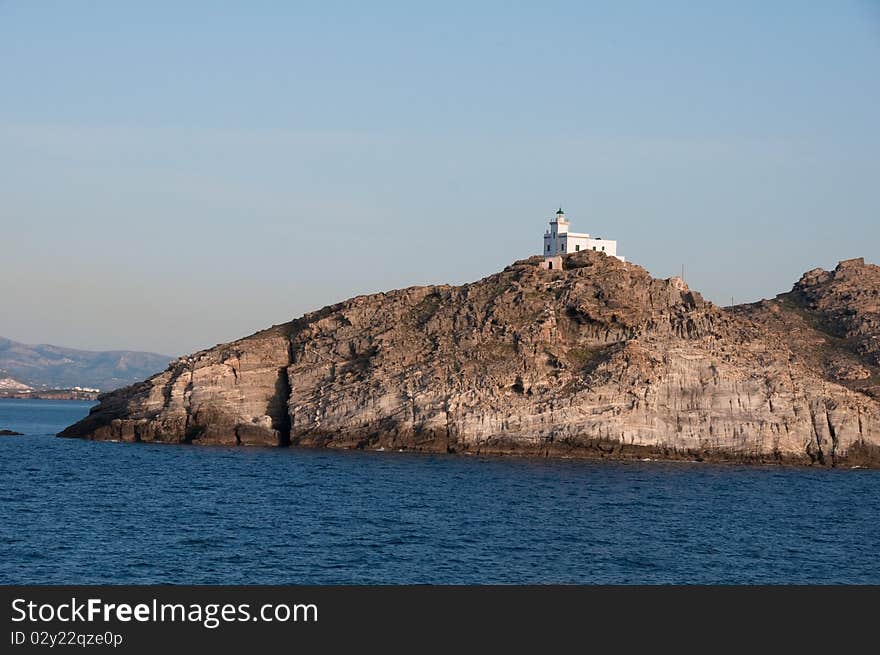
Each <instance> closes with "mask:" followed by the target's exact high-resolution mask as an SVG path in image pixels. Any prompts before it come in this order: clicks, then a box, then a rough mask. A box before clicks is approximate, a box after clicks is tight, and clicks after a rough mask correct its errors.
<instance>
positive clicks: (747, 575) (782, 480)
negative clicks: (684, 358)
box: [0, 400, 880, 584]
mask: <svg viewBox="0 0 880 655" xmlns="http://www.w3.org/2000/svg"><path fill="white" fill-rule="evenodd" d="M88 408H89V403H82V402H53V401H39V400H26V401H25V400H23V401H18V400H0V428H9V429H13V430H17V431H19V432H25V433H26V434H27V436H24V437H0V583H180V584H192V583H229V584H239V583H267V584H285V583H875V584H876V583H880V555H878V553H880V550H878V547H880V471H868V470H811V469H798V468H770V467H767V468H747V467H740V466H712V465H702V464H680V463H677V464H662V463H655V462H645V463H642V462H637V463H607V462H583V461H548V460H528V459H512V458H511V459H505V458H468V457H461V456H459V457H456V456H433V455H411V454H398V453H370V452H330V451H312V450H298V449H277V450H275V449H243V448H238V449H234V448H210V447H207V448H206V447H185V446H154V445H143V444H118V443H97V442H96V443H93V442H88V441H79V440H66V439H58V438H56V437H54V436H52V435H53V434H54V433H55V432H57V431H58V430H59V429H61V428H62V427H64V426H66V425H68V424H70V423H72V422H73V421H75V420H76V419H78V418H79V417H81V416H83V415H84V414H86V413H87V411H88Z"/></svg>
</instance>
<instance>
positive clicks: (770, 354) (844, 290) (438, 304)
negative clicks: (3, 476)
mask: <svg viewBox="0 0 880 655" xmlns="http://www.w3.org/2000/svg"><path fill="white" fill-rule="evenodd" d="M540 262H541V258H540V257H533V258H531V259H527V260H523V261H519V262H517V263H515V264H513V265H511V266H509V267H508V268H506V269H505V270H504V271H502V272H501V273H498V274H496V275H492V276H490V277H487V278H485V279H483V280H480V281H478V282H475V283H472V284H466V285H463V286H458V287H452V286H433V287H413V288H409V289H403V290H398V291H392V292H389V293H382V294H376V295H371V296H361V297H358V298H354V299H351V300H348V301H346V302H343V303H340V304H338V305H334V306H331V307H326V308H324V309H322V310H320V311H317V312H314V313H311V314H307V315H305V316H303V317H302V318H300V319H297V320H295V321H292V322H290V323H286V324H283V325H278V326H274V327H272V328H270V329H268V330H265V331H263V332H259V333H257V334H254V335H252V336H250V337H247V338H245V339H241V340H240V341H236V342H233V343H229V344H224V345H221V346H217V347H215V348H212V349H210V350H205V351H202V352H199V353H196V354H194V355H191V356H189V357H185V358H182V359H179V360H177V361H176V362H173V363H172V365H171V366H170V367H169V368H168V370H166V371H165V372H163V373H161V374H159V375H156V376H154V377H152V378H150V379H149V380H147V381H145V382H142V383H140V384H137V385H134V386H131V387H128V388H126V389H122V390H119V391H116V392H113V393H110V394H106V395H104V396H102V398H101V402H100V404H99V405H98V406H97V407H95V408H94V409H93V411H92V413H91V414H90V415H89V416H88V417H87V418H85V419H84V420H83V421H81V422H79V423H77V424H75V425H73V426H71V427H69V428H67V429H66V430H65V431H64V432H62V433H61V435H62V436H67V437H85V438H91V439H115V440H124V441H162V442H174V443H201V444H229V445H232V444H243V445H247V444H265V445H301V446H327V447H342V448H370V449H382V448H384V449H389V450H390V449H403V450H422V451H432V452H466V453H523V454H538V455H562V456H601V457H666V458H694V459H731V460H737V461H756V462H759V461H780V462H803V463H816V464H825V465H835V464H842V463H846V464H876V463H878V462H880V456H878V453H880V403H878V400H877V398H878V396H877V393H876V392H877V390H878V387H877V381H878V379H880V378H878V373H880V368H878V364H880V362H878V360H877V354H878V348H877V339H878V334H880V328H878V322H877V302H878V297H880V296H878V292H880V268H878V267H876V266H869V265H865V264H864V263H862V262H859V261H850V262H844V263H842V264H841V265H840V266H839V267H838V268H837V269H836V270H835V271H833V272H825V271H821V272H820V271H811V272H810V273H808V274H806V275H805V276H804V278H803V279H802V280H801V281H800V282H798V284H797V285H795V288H794V290H793V291H792V292H791V293H789V294H783V295H781V296H779V297H777V299H775V300H772V301H762V302H761V303H756V304H754V305H747V306H740V307H734V308H729V309H721V308H719V307H717V306H715V305H713V304H712V303H709V302H707V301H705V300H703V299H702V298H701V297H700V295H699V294H698V293H696V292H694V291H691V290H690V289H689V288H688V287H687V285H685V284H684V282H683V281H681V280H680V279H679V278H671V279H668V280H659V279H654V278H652V277H651V276H650V275H649V274H648V273H647V272H646V271H645V270H644V269H642V268H641V267H639V266H636V265H634V264H630V263H623V262H620V261H618V260H616V259H614V258H611V257H606V256H605V255H604V254H602V253H595V252H580V253H575V254H571V255H567V256H566V257H565V258H564V266H563V270H544V269H542V268H540Z"/></svg>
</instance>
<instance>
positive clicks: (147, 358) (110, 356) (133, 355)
mask: <svg viewBox="0 0 880 655" xmlns="http://www.w3.org/2000/svg"><path fill="white" fill-rule="evenodd" d="M172 359H174V358H173V357H168V356H167V355H158V354H156V353H145V352H135V351H131V350H107V351H91V350H75V349H73V348H62V347H60V346H50V345H47V344H40V345H36V346H31V345H27V344H24V343H18V342H17V341H12V340H10V339H4V338H2V337H0V379H2V380H4V382H5V384H6V386H11V385H12V383H13V382H18V383H20V384H22V385H27V386H30V387H34V388H35V389H70V388H72V387H94V388H97V389H100V390H101V391H110V390H112V389H118V388H120V387H124V386H127V385H129V384H132V383H133V382H137V381H139V380H143V379H144V378H147V377H150V376H151V375H153V374H154V373H158V372H159V371H161V370H163V369H164V368H165V367H166V366H168V363H169V362H170V361H171V360H172Z"/></svg>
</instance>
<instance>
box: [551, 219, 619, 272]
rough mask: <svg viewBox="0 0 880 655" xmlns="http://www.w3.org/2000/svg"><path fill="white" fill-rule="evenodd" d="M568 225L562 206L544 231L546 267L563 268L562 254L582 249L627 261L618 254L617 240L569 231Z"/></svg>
mask: <svg viewBox="0 0 880 655" xmlns="http://www.w3.org/2000/svg"><path fill="white" fill-rule="evenodd" d="M568 226H569V223H568V220H566V218H565V212H564V211H562V207H560V208H559V211H557V212H556V216H555V217H554V218H552V219H550V229H549V230H547V231H546V232H545V233H544V251H543V252H544V268H549V269H551V270H553V269H562V255H567V254H568V253H570V252H580V251H581V250H595V251H596V252H603V253H605V254H606V255H608V256H609V257H616V258H617V259H619V260H620V261H626V260H625V259H624V258H623V257H621V256H620V255H618V254H617V241H612V240H611V239H603V238H602V237H591V236H590V235H589V234H587V233H586V232H569V230H568Z"/></svg>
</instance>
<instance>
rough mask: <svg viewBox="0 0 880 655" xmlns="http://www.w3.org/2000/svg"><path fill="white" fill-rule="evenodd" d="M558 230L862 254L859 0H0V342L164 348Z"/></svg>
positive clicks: (879, 18)
mask: <svg viewBox="0 0 880 655" xmlns="http://www.w3.org/2000/svg"><path fill="white" fill-rule="evenodd" d="M560 203H562V204H563V206H564V208H565V210H566V213H567V214H568V218H569V219H570V220H571V221H572V229H574V230H577V231H586V232H590V233H592V234H594V235H598V236H602V237H605V238H615V239H617V240H618V244H619V246H618V248H619V250H618V251H619V252H620V253H621V254H623V255H625V256H626V257H627V259H628V260H630V261H634V262H636V263H638V264H641V265H642V266H644V267H646V268H647V269H648V270H649V271H650V272H651V273H652V274H654V275H656V276H661V277H668V276H671V275H675V274H678V273H679V272H680V270H681V266H682V265H684V266H685V274H686V278H687V281H688V283H689V284H690V285H691V286H692V287H693V288H696V289H698V290H701V291H702V292H703V293H704V295H705V296H706V297H708V298H709V299H711V300H713V301H715V302H718V303H720V304H729V303H730V300H731V297H733V298H734V299H735V300H736V302H745V301H753V300H757V299H760V298H762V297H771V296H773V295H775V294H776V293H778V292H780V291H785V290H788V289H789V288H790V287H791V285H792V283H794V282H795V281H796V280H797V279H798V278H799V277H800V275H801V274H802V273H803V272H804V271H806V270H808V269H811V268H815V267H817V266H822V267H825V268H828V267H831V266H834V265H835V264H836V262H837V261H838V260H840V259H844V258H849V257H855V256H864V257H865V258H866V259H868V260H870V261H872V262H875V263H880V3H878V2H877V1H876V0H862V1H861V2H859V1H856V0H854V1H852V2H850V1H847V0H840V1H831V0H829V1H827V2H819V1H817V2H807V1H797V2H784V1H774V2H765V1H738V2H733V1H729V2H700V3H697V2H693V1H692V0H688V1H682V2H675V1H670V2H647V1H646V2H631V1H626V2H610V1H609V2H603V3H589V2H461V3H454V2H448V1H445V2H434V3H411V2H399V3H380V2H371V3H366V2H346V3H342V2H328V1H325V0H321V1H319V2H280V1H279V2H260V1H249V2H243V1H242V2H196V1H192V0H190V1H187V2H177V1H175V2H164V1H160V0H151V1H150V2H140V3H133V2H114V1H105V2H85V1H81V2H68V1H65V2H61V1H59V2H50V1H46V0H41V1H40V2H32V1H26V0H0V256H2V275H0V301H2V304H0V335H2V336H7V337H9V338H12V339H17V340H20V341H25V342H28V343H37V342H49V343H55V344H59V345H66V346H72V347H82V348H94V349H105V348H129V349H141V350H153V351H158V352H162V353H166V354H169V355H177V354H183V353H185V352H189V351H192V350H195V349H198V348H203V347H209V346H212V345H214V344H215V343H218V342H223V341H228V340H231V339H234V338H237V337H240V336H244V335H246V334H249V333H251V332H254V331H256V330H258V329H260V328H263V327H266V326H268V325H271V324H274V323H281V322H284V321H287V320H289V319H291V318H293V317H295V316H298V315H300V314H302V313H304V312H306V311H309V310H312V309H317V308H319V307H321V306H323V305H325V304H329V303H332V302H336V301H339V300H342V299H344V298H346V297H349V296H352V295H356V294H360V293H370V292H375V291H382V290H387V289H391V288H398V287H405V286H409V285H414V284H424V283H446V282H449V283H460V282H465V281H470V280H475V279H478V278H480V277H483V276H485V275H488V274H490V273H492V272H495V271H497V270H500V269H501V268H503V267H504V266H505V265H507V264H509V263H510V262H512V261H514V260H516V259H520V258H524V257H527V256H529V255H532V254H538V253H539V252H540V249H541V237H542V234H543V231H544V229H545V227H546V221H547V220H548V219H549V218H550V217H551V215H552V214H553V212H554V211H555V210H556V208H557V206H558V205H559V204H560Z"/></svg>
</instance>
